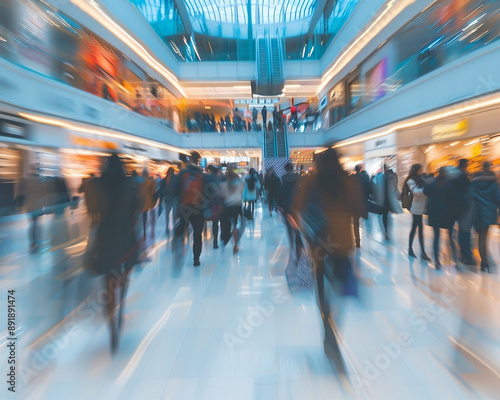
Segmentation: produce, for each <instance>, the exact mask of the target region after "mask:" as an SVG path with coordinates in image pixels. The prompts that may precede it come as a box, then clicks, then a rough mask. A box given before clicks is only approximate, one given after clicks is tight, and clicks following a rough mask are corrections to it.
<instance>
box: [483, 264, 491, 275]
mask: <svg viewBox="0 0 500 400" xmlns="http://www.w3.org/2000/svg"><path fill="white" fill-rule="evenodd" d="M481 272H488V273H490V266H489V264H486V263H481Z"/></svg>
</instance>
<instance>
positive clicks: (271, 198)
mask: <svg viewBox="0 0 500 400" xmlns="http://www.w3.org/2000/svg"><path fill="white" fill-rule="evenodd" d="M280 185H281V181H280V178H278V177H277V176H276V174H275V173H274V168H273V167H270V168H268V170H267V171H266V176H265V177H264V187H265V189H266V191H267V200H268V202H269V216H270V217H272V216H273V210H274V207H275V206H276V194H277V192H278V189H279V186H280Z"/></svg>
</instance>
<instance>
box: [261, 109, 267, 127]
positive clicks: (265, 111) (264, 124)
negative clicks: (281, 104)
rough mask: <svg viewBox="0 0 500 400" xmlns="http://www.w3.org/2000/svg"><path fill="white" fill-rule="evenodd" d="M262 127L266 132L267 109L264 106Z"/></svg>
mask: <svg viewBox="0 0 500 400" xmlns="http://www.w3.org/2000/svg"><path fill="white" fill-rule="evenodd" d="M261 113H262V126H263V127H264V130H266V128H267V107H266V106H264V107H262V111H261Z"/></svg>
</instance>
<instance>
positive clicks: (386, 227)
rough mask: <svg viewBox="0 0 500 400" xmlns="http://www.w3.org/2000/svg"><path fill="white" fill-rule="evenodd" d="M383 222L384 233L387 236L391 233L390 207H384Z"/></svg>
mask: <svg viewBox="0 0 500 400" xmlns="http://www.w3.org/2000/svg"><path fill="white" fill-rule="evenodd" d="M382 223H383V224H384V231H385V232H384V234H385V235H386V236H387V235H388V234H389V208H384V212H383V213H382Z"/></svg>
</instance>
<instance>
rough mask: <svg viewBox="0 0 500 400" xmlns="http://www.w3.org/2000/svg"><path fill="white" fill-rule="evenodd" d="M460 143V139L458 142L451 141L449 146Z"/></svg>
mask: <svg viewBox="0 0 500 400" xmlns="http://www.w3.org/2000/svg"><path fill="white" fill-rule="evenodd" d="M459 143H461V142H460V141H459V142H453V143H450V147H452V146H456V145H457V144H459Z"/></svg>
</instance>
